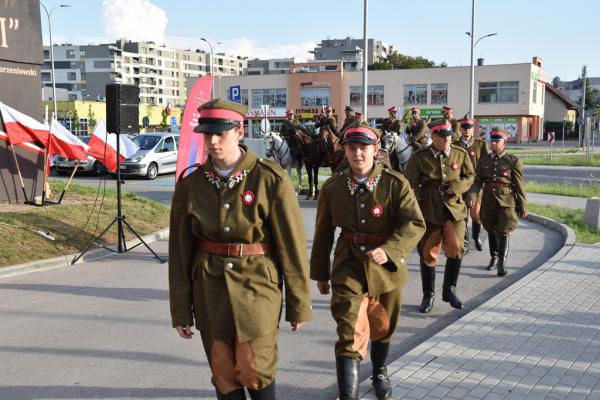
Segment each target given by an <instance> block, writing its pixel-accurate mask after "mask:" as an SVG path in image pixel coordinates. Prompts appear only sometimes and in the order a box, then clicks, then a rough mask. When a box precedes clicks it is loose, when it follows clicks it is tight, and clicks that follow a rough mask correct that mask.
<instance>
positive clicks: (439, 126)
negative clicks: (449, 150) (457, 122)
mask: <svg viewBox="0 0 600 400" xmlns="http://www.w3.org/2000/svg"><path fill="white" fill-rule="evenodd" d="M427 126H428V127H429V131H430V132H431V133H435V134H436V135H440V136H450V135H453V134H454V132H453V131H452V124H450V121H448V120H447V119H445V118H441V119H434V120H433V121H431V122H430V123H429V125H427Z"/></svg>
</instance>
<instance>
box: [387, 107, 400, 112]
mask: <svg viewBox="0 0 600 400" xmlns="http://www.w3.org/2000/svg"><path fill="white" fill-rule="evenodd" d="M388 112H391V113H395V112H398V109H397V108H396V106H391V107H390V108H388Z"/></svg>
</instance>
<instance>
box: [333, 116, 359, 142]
mask: <svg viewBox="0 0 600 400" xmlns="http://www.w3.org/2000/svg"><path fill="white" fill-rule="evenodd" d="M356 126H360V121H359V119H358V118H356V117H354V116H352V117H347V118H346V119H345V120H344V125H342V127H341V128H340V131H339V132H338V137H339V138H343V137H344V132H345V131H346V129H348V128H354V127H356Z"/></svg>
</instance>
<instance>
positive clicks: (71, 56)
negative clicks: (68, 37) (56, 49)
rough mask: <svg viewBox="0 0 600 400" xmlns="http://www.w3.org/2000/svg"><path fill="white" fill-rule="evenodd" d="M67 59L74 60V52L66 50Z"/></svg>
mask: <svg viewBox="0 0 600 400" xmlns="http://www.w3.org/2000/svg"><path fill="white" fill-rule="evenodd" d="M67 58H75V50H67Z"/></svg>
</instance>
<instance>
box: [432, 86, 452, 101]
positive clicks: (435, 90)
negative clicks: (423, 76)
mask: <svg viewBox="0 0 600 400" xmlns="http://www.w3.org/2000/svg"><path fill="white" fill-rule="evenodd" d="M431 104H448V84H447V83H432V84H431Z"/></svg>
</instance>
